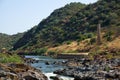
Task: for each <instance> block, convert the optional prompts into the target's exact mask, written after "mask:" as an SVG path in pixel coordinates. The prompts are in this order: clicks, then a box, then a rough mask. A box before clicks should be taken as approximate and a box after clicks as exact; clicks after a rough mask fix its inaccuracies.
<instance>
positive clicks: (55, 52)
mask: <svg viewBox="0 0 120 80" xmlns="http://www.w3.org/2000/svg"><path fill="white" fill-rule="evenodd" d="M48 55H49V56H55V55H57V51H52V50H51V51H48Z"/></svg>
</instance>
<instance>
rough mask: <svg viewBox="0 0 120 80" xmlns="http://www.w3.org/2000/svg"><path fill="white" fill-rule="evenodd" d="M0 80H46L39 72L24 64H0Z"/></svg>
mask: <svg viewBox="0 0 120 80" xmlns="http://www.w3.org/2000/svg"><path fill="white" fill-rule="evenodd" d="M0 80H48V79H47V77H46V76H45V75H44V74H42V72H41V71H40V70H37V69H35V68H33V67H31V66H29V65H25V64H15V63H10V64H1V63H0Z"/></svg>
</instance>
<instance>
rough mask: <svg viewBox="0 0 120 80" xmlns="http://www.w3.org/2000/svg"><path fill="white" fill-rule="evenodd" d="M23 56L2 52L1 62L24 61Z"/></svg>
mask: <svg viewBox="0 0 120 80" xmlns="http://www.w3.org/2000/svg"><path fill="white" fill-rule="evenodd" d="M22 62H23V61H22V59H21V57H19V56H18V55H16V54H12V55H9V54H7V53H0V63H22Z"/></svg>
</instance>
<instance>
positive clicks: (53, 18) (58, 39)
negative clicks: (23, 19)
mask: <svg viewBox="0 0 120 80" xmlns="http://www.w3.org/2000/svg"><path fill="white" fill-rule="evenodd" d="M119 21H120V1H119V0H99V1H98V2H96V3H94V4H89V5H84V4H81V3H71V4H67V5H66V6H64V7H62V8H60V9H56V10H55V11H54V12H52V13H51V15H50V16H48V17H47V18H46V19H44V20H42V21H41V22H40V23H39V24H38V25H37V26H35V27H33V28H32V29H30V30H29V31H28V32H26V33H25V34H24V36H23V37H22V38H21V39H19V40H18V41H17V42H16V44H15V45H14V50H16V49H18V50H22V51H28V52H32V51H35V50H38V49H40V48H44V47H46V48H49V47H56V46H59V45H62V44H63V43H65V42H66V43H67V42H70V41H82V40H85V39H88V38H91V39H92V38H94V37H95V36H96V29H97V24H98V23H100V24H101V26H102V30H103V31H104V32H103V33H104V35H103V36H104V38H107V39H108V40H110V39H111V38H113V37H114V38H113V39H115V38H116V37H117V36H119V35H120V34H119V31H120V22H119ZM109 38H110V39H109Z"/></svg>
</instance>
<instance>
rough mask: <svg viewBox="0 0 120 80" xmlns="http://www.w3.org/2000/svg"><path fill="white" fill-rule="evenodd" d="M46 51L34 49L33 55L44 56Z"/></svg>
mask: <svg viewBox="0 0 120 80" xmlns="http://www.w3.org/2000/svg"><path fill="white" fill-rule="evenodd" d="M46 51H47V48H40V49H35V50H34V52H33V53H34V54H36V55H44V53H46Z"/></svg>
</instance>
